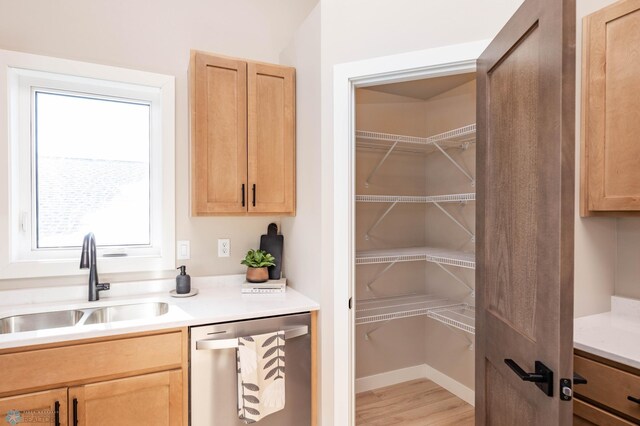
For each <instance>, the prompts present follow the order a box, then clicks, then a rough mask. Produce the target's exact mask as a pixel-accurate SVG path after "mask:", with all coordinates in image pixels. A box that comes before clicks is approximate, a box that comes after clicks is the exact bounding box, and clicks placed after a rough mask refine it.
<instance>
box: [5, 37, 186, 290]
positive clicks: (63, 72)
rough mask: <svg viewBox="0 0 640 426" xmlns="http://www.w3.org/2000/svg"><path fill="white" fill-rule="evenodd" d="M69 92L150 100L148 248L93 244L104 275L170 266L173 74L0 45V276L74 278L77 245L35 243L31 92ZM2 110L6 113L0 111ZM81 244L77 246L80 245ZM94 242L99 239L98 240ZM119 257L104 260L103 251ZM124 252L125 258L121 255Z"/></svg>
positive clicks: (172, 250) (172, 253)
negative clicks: (1, 168)
mask: <svg viewBox="0 0 640 426" xmlns="http://www.w3.org/2000/svg"><path fill="white" fill-rule="evenodd" d="M36 90H40V91H47V90H50V91H52V92H76V93H80V94H92V95H96V97H97V98H99V97H110V98H113V97H115V98H122V99H131V100H134V101H141V102H143V103H148V104H149V105H150V161H149V166H150V181H149V184H150V212H151V216H150V230H151V235H150V237H151V244H150V245H148V246H123V247H104V248H102V247H99V248H98V259H99V260H98V262H99V270H100V272H103V273H121V272H145V271H159V270H169V269H173V268H174V267H175V244H174V241H175V154H174V152H175V79H174V77H173V76H167V75H162V74H155V73H149V72H143V71H136V70H130V69H124V68H116V67H110V66H105V65H97V64H90V63H84V62H78V61H71V60H65V59H58V58H51V57H46V56H39V55H31V54H26V53H21V52H12V51H4V50H0V105H3V106H6V110H5V109H4V108H0V129H7V131H6V132H3V133H1V134H0V140H1V141H2V145H1V146H2V149H0V163H1V164H4V165H5V167H4V169H5V172H4V173H3V174H1V175H0V241H3V242H5V243H4V244H1V245H0V279H7V278H27V277H46V276H63V275H79V274H84V273H86V271H80V269H79V267H78V265H79V259H80V249H79V248H54V249H38V248H36V240H35V233H36V232H35V231H36V230H35V226H36V225H35V223H36V220H37V219H36V209H35V182H34V181H33V161H34V156H33V141H32V139H33V138H32V132H33V130H34V129H33V126H34V123H33V120H32V116H33V109H34V106H35V105H34V97H35V91H36ZM3 110H5V111H3ZM81 243H82V242H81V241H79V242H78V245H81ZM97 243H98V244H100V241H99V238H98V241H97ZM114 253H117V254H120V256H117V257H110V256H107V257H105V255H108V254H114ZM123 254H126V256H122V255H123Z"/></svg>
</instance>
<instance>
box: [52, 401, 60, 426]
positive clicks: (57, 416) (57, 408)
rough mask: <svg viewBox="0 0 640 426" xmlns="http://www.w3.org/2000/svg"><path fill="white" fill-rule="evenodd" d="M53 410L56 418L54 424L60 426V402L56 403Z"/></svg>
mask: <svg viewBox="0 0 640 426" xmlns="http://www.w3.org/2000/svg"><path fill="white" fill-rule="evenodd" d="M53 409H54V410H55V411H54V413H53V416H54V421H53V424H54V425H55V426H60V401H56V402H55V403H54V404H53Z"/></svg>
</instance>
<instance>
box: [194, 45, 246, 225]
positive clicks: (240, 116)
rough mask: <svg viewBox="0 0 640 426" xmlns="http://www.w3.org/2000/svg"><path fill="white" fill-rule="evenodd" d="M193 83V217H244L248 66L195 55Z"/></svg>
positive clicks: (224, 59) (235, 61)
mask: <svg viewBox="0 0 640 426" xmlns="http://www.w3.org/2000/svg"><path fill="white" fill-rule="evenodd" d="M189 78H190V101H191V162H192V182H191V189H192V206H191V211H192V215H194V216H205V215H211V214H229V213H244V212H246V210H247V208H246V197H245V196H246V194H247V192H246V190H247V187H246V185H247V181H246V180H247V64H246V62H244V61H238V60H234V59H227V58H220V57H217V56H212V55H207V54H204V53H201V52H192V57H191V65H190V75H189Z"/></svg>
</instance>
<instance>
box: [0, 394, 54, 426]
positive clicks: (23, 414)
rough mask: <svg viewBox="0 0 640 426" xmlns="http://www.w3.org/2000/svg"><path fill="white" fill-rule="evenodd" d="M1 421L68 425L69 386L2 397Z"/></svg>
mask: <svg viewBox="0 0 640 426" xmlns="http://www.w3.org/2000/svg"><path fill="white" fill-rule="evenodd" d="M5 421H6V423H4V422H5ZM0 422H3V423H2V424H8V425H10V424H14V425H15V424H18V425H20V426H26V425H43V424H48V425H57V426H64V425H66V424H67V388H61V389H53V390H48V391H44V392H35V393H28V394H23V395H17V396H10V397H7V398H0ZM14 422H15V423H14Z"/></svg>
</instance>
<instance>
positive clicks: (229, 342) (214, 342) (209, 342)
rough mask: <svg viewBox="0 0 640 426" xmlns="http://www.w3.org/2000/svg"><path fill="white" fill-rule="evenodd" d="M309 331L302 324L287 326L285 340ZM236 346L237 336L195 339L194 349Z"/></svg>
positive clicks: (230, 347)
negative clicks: (293, 326) (292, 326)
mask: <svg viewBox="0 0 640 426" xmlns="http://www.w3.org/2000/svg"><path fill="white" fill-rule="evenodd" d="M308 333H309V327H307V326H306V325H303V326H302V327H295V328H289V329H287V330H284V338H285V340H289V339H293V338H295V337H300V336H304V335H306V334H308ZM237 347H238V338H237V337H234V338H231V339H204V340H197V341H196V350H198V351H199V350H213V349H233V348H237Z"/></svg>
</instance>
